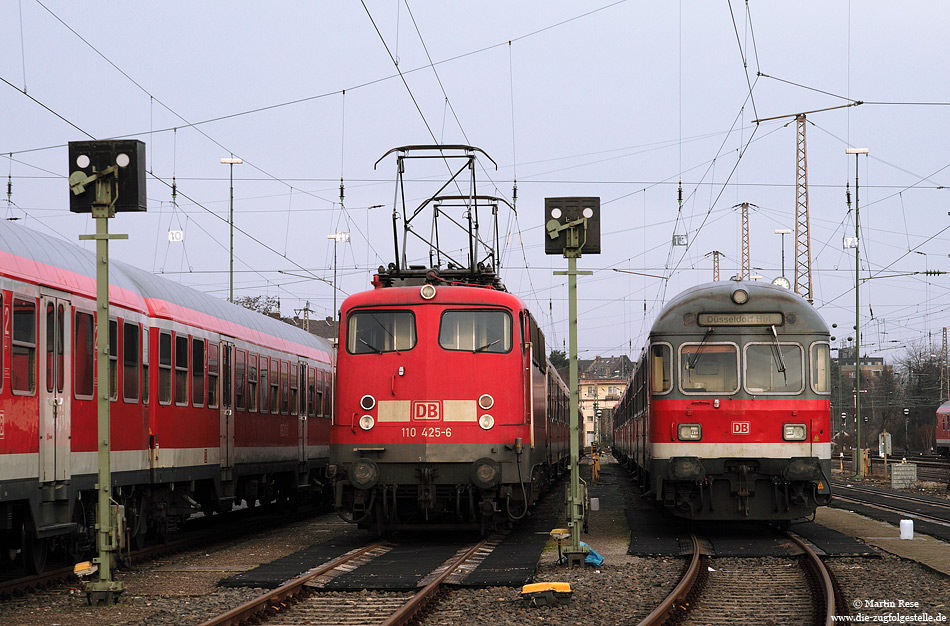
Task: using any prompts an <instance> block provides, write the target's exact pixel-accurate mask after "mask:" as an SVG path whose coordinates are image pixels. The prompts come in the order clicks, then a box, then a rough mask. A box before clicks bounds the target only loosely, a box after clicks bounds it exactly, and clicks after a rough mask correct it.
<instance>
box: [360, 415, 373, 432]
mask: <svg viewBox="0 0 950 626" xmlns="http://www.w3.org/2000/svg"><path fill="white" fill-rule="evenodd" d="M375 425H376V420H374V419H373V416H372V415H364V416H363V417H361V418H360V428H362V429H363V430H369V429H371V428H372V427H373V426H375Z"/></svg>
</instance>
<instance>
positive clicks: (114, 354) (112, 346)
mask: <svg viewBox="0 0 950 626" xmlns="http://www.w3.org/2000/svg"><path fill="white" fill-rule="evenodd" d="M118 397H119V323H118V322H116V321H115V320H109V399H110V400H113V401H114V400H117V399H118Z"/></svg>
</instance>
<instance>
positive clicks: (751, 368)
mask: <svg viewBox="0 0 950 626" xmlns="http://www.w3.org/2000/svg"><path fill="white" fill-rule="evenodd" d="M777 350H781V352H780V353H779V354H781V358H779V357H778V356H777V352H776V351H777ZM783 370H784V371H783ZM804 371H805V368H804V367H803V366H802V347H801V346H799V345H797V344H793V343H780V344H776V343H753V344H749V345H747V346H746V348H745V388H746V391H748V392H749V393H801V391H802V390H803V389H804V388H805V387H804V384H803V382H802V381H803V378H802V377H803V376H804Z"/></svg>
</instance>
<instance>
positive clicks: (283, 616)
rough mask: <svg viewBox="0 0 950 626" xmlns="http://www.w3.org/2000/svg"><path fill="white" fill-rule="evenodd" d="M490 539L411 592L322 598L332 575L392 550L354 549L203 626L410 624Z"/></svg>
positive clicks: (387, 546)
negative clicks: (250, 625)
mask: <svg viewBox="0 0 950 626" xmlns="http://www.w3.org/2000/svg"><path fill="white" fill-rule="evenodd" d="M491 541H492V539H491V538H489V539H485V540H483V541H481V542H479V543H477V544H474V545H472V546H468V547H466V548H463V549H460V550H459V551H458V552H457V553H456V555H455V556H454V557H453V558H452V559H450V560H449V561H448V562H447V563H444V564H442V566H440V567H438V568H436V570H435V571H433V572H432V573H431V574H430V575H429V576H428V577H426V579H425V581H424V582H425V583H426V584H425V586H424V587H422V589H420V590H418V591H416V592H414V593H412V592H406V593H398V592H395V593H384V592H373V593H369V592H359V593H342V592H334V593H321V592H318V589H319V587H320V586H321V585H322V584H323V583H324V582H326V581H327V580H328V579H331V578H332V577H333V574H334V572H343V571H349V570H352V569H355V568H356V567H359V566H360V565H363V564H366V563H369V562H371V561H372V560H373V559H375V558H377V557H379V556H381V555H382V554H385V553H386V552H388V551H389V550H391V549H392V547H393V546H392V544H391V543H389V542H386V541H377V542H375V543H372V544H369V545H367V546H365V547H362V548H359V549H356V550H352V551H350V552H348V553H347V554H344V555H343V556H341V557H339V558H337V559H334V560H332V561H330V562H328V563H326V564H324V565H322V566H320V567H317V568H315V569H313V570H310V571H309V572H307V573H306V574H304V575H301V576H299V577H298V578H296V579H294V580H292V581H289V582H287V583H285V584H284V585H282V586H281V587H278V588H277V589H274V590H273V591H270V592H268V593H265V594H262V595H260V596H258V597H257V598H254V599H253V600H250V601H248V602H246V603H245V604H243V605H241V606H239V607H236V608H234V609H232V610H230V611H228V612H226V613H222V614H221V615H219V616H217V617H215V618H212V619H210V620H208V621H206V622H204V624H202V625H201V626H237V625H240V624H246V623H250V622H253V623H255V624H258V623H262V622H266V623H268V624H278V625H279V624H302V623H316V624H322V625H327V626H330V625H333V624H382V625H385V626H397V625H402V624H408V623H409V621H410V620H412V619H413V618H414V617H415V616H416V615H418V613H419V612H420V611H421V610H423V609H424V608H425V607H426V606H427V605H428V604H429V603H430V602H432V601H434V600H435V598H436V596H437V595H438V594H439V592H440V591H441V590H442V589H443V585H444V584H445V582H446V580H447V579H449V577H451V576H452V575H453V574H454V573H455V572H456V571H458V570H459V569H463V568H464V567H465V566H466V564H467V563H468V562H469V561H471V560H472V559H475V558H479V557H481V556H483V552H482V551H483V549H484V548H485V546H487V545H490V543H491Z"/></svg>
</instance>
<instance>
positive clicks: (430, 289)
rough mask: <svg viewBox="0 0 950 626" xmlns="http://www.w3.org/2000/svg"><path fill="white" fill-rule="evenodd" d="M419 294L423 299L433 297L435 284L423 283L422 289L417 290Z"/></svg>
mask: <svg viewBox="0 0 950 626" xmlns="http://www.w3.org/2000/svg"><path fill="white" fill-rule="evenodd" d="M419 295H420V296H422V299H423V300H431V299H432V298H434V297H435V286H434V285H432V284H425V285H423V286H422V289H420V290H419Z"/></svg>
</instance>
